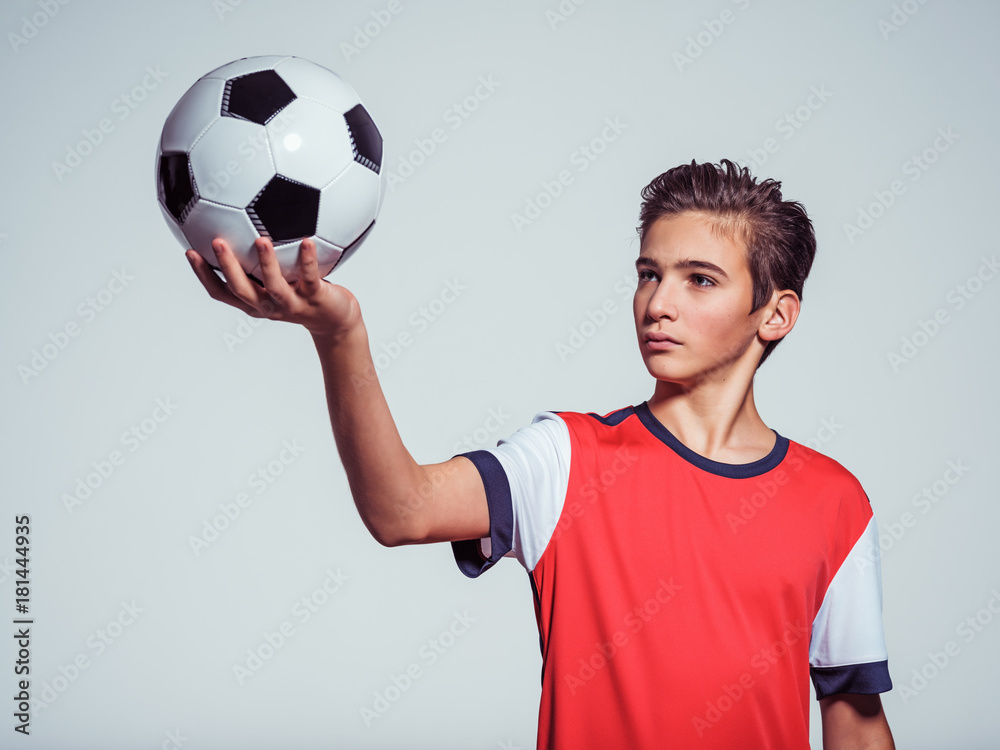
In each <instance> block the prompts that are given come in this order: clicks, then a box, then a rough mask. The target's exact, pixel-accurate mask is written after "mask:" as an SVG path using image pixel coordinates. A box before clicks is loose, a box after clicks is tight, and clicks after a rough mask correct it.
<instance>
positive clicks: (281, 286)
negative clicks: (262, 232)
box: [253, 237, 295, 308]
mask: <svg viewBox="0 0 1000 750" xmlns="http://www.w3.org/2000/svg"><path fill="white" fill-rule="evenodd" d="M253 247H254V250H256V251H257V257H258V259H259V260H260V273H261V276H262V277H263V281H264V289H265V291H266V292H267V294H268V295H269V296H270V297H271V299H273V300H274V301H275V302H278V303H279V304H281V305H282V306H284V307H286V308H288V307H290V306H291V305H292V304H293V303H294V301H295V292H294V291H293V290H292V287H291V286H289V285H288V281H286V280H285V277H284V276H282V274H281V265H280V264H279V263H278V256H277V255H276V254H275V252H274V245H272V244H271V241H270V240H269V239H267V238H266V237H260V238H258V239H257V240H255V241H254V243H253Z"/></svg>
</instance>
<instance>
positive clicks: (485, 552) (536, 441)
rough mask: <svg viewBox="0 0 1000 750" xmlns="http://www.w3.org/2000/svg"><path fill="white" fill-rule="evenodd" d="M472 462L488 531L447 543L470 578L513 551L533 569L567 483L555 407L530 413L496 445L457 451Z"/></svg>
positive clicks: (566, 454) (564, 437) (563, 436)
mask: <svg viewBox="0 0 1000 750" xmlns="http://www.w3.org/2000/svg"><path fill="white" fill-rule="evenodd" d="M457 455H460V456H464V457H465V458H468V459H469V460H470V461H472V463H473V464H475V466H476V469H478V471H479V474H480V476H481V477H482V479H483V487H484V488H485V490H486V502H487V504H488V505H489V512H490V536H488V537H485V538H483V539H468V540H464V541H458V542H452V550H453V552H454V553H455V562H456V563H457V564H458V567H459V569H460V570H461V571H462V572H463V573H464V574H465V575H467V576H469V577H470V578H475V577H477V576H479V575H480V574H482V573H483V572H485V571H486V570H488V569H489V568H491V567H492V566H493V565H494V564H496V563H497V562H498V561H499V560H500V558H501V557H504V556H513V557H516V558H517V559H518V561H519V562H520V563H521V564H522V565H523V566H524V567H525V568H526V569H527V570H528V571H531V570H532V569H534V567H535V565H536V564H537V563H538V560H539V558H540V557H541V555H542V552H544V551H545V547H546V546H547V545H548V542H549V539H551V537H552V533H553V532H554V531H555V527H556V523H557V522H558V520H559V515H560V514H561V513H562V507H563V504H564V502H565V500H566V489H567V487H568V486H569V467H570V437H569V429H568V428H567V426H566V423H565V422H564V421H563V420H562V418H560V416H559V414H558V413H557V412H551V411H545V412H539V413H538V414H536V415H535V417H534V419H533V420H532V421H531V424H530V425H527V426H525V427H522V428H521V429H519V430H517V432H515V433H514V434H513V435H511V436H510V437H509V438H507V439H505V440H500V441H499V442H498V443H497V447H496V448H492V449H489V450H476V451H470V452H468V453H460V454H457Z"/></svg>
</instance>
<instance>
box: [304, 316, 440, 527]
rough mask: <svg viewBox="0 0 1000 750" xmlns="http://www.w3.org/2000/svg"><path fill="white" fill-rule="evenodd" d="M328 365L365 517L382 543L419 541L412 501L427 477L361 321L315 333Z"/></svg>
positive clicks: (341, 445) (351, 479)
mask: <svg viewBox="0 0 1000 750" xmlns="http://www.w3.org/2000/svg"><path fill="white" fill-rule="evenodd" d="M313 341H314V343H315V345H316V351H317V353H318V354H319V358H320V362H321V364H322V367H323V381H324V384H325V386H326V400H327V406H328V409H329V412H330V424H331V426H332V427H333V435H334V439H335V440H336V443H337V451H338V453H339V454H340V459H341V461H342V462H343V464H344V469H345V471H346V472H347V480H348V483H349V484H350V488H351V494H352V495H353V496H354V503H355V505H356V506H357V508H358V512H359V513H360V514H361V519H362V521H364V524H365V526H367V527H368V530H369V531H370V532H371V533H372V535H373V536H374V537H375V538H376V539H377V540H378V541H379V542H380V543H382V544H386V545H393V544H400V543H405V542H408V541H414V540H415V536H414V532H413V522H414V516H413V514H412V513H410V512H408V509H409V507H410V506H408V505H407V500H408V499H409V498H410V496H411V495H412V494H413V493H414V492H416V491H417V490H418V488H419V487H420V485H421V482H423V481H424V473H423V469H422V468H421V467H420V466H419V465H418V464H417V462H416V461H415V460H414V459H413V457H412V456H411V455H410V452H409V451H408V450H407V449H406V447H405V446H404V445H403V441H402V439H401V438H400V436H399V430H398V429H397V428H396V423H395V422H394V420H393V418H392V414H391V412H390V411H389V405H388V403H387V402H386V400H385V395H384V394H383V393H382V387H381V385H380V384H379V381H378V376H377V374H376V372H375V365H374V362H373V361H372V356H371V351H370V349H369V344H368V332H367V329H366V328H365V326H364V323H363V322H361V321H360V320H359V322H358V323H357V324H356V325H354V326H352V327H351V329H350V330H349V331H347V332H346V333H344V334H341V335H340V336H339V337H337V338H334V339H331V338H321V337H318V336H315V335H314V336H313Z"/></svg>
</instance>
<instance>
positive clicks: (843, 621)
mask: <svg viewBox="0 0 1000 750" xmlns="http://www.w3.org/2000/svg"><path fill="white" fill-rule="evenodd" d="M887 658H888V656H887V651H886V645H885V634H884V631H883V628H882V569H881V564H880V560H879V546H878V528H877V527H876V524H875V517H874V516H872V518H871V519H870V520H869V521H868V526H867V527H866V528H865V530H864V533H863V534H862V535H861V537H860V538H859V539H858V541H857V543H856V544H855V545H854V547H853V548H852V549H851V551H850V553H849V554H848V555H847V558H846V559H845V560H844V563H843V564H842V565H841V566H840V570H838V571H837V573H836V575H834V577H833V580H832V581H831V582H830V585H829V587H828V588H827V590H826V596H824V597H823V605H822V606H821V607H820V610H819V612H818V613H817V614H816V619H815V620H814V621H813V628H812V640H811V642H810V644H809V663H810V664H811V665H812V666H814V667H840V666H846V665H853V664H867V663H871V662H881V661H885V660H886V659H887Z"/></svg>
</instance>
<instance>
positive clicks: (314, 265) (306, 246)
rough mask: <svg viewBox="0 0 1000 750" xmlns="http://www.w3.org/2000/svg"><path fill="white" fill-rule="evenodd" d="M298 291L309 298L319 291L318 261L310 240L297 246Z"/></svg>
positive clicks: (314, 244) (303, 241) (320, 281)
mask: <svg viewBox="0 0 1000 750" xmlns="http://www.w3.org/2000/svg"><path fill="white" fill-rule="evenodd" d="M298 262H299V289H300V290H301V291H302V293H303V295H304V296H306V297H311V296H312V295H314V294H315V293H316V290H317V289H319V285H320V284H321V283H322V279H321V278H320V275H319V261H318V260H317V259H316V243H315V242H313V241H312V240H311V239H308V238H306V239H304V240H302V244H301V245H299V261H298Z"/></svg>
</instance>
